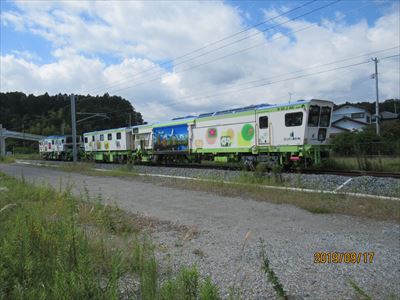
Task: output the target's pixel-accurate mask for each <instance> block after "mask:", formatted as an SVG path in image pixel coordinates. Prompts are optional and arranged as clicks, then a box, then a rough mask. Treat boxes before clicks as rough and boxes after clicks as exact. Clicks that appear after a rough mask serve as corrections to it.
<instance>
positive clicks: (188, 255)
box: [0, 164, 400, 299]
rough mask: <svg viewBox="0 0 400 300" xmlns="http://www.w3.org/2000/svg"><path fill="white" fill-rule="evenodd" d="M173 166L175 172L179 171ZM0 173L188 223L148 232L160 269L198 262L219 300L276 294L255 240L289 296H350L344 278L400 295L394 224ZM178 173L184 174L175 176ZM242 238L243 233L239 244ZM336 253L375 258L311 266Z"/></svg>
mask: <svg viewBox="0 0 400 300" xmlns="http://www.w3.org/2000/svg"><path fill="white" fill-rule="evenodd" d="M177 169H178V170H176V171H175V172H182V171H181V170H182V169H181V168H177ZM0 170H1V171H2V172H5V173H7V174H9V175H13V176H16V177H20V176H21V175H22V174H23V176H24V178H25V180H28V181H34V182H35V183H37V184H41V183H42V182H44V183H47V184H50V185H51V186H54V187H55V188H57V189H58V188H59V187H60V177H61V178H63V180H62V183H63V184H65V185H67V184H68V183H69V184H73V186H74V191H75V192H76V193H77V194H79V193H80V192H82V191H83V188H84V186H87V187H88V190H89V193H90V194H92V195H94V196H97V195H98V194H101V195H102V199H103V201H104V202H106V203H116V204H117V205H118V206H119V207H120V208H122V209H124V210H127V211H130V212H133V213H140V214H144V215H148V216H152V217H154V218H157V219H159V220H162V221H170V222H173V223H177V224H182V225H186V226H188V227H189V228H193V233H194V234H192V235H190V236H191V238H187V239H185V238H184V237H185V236H186V234H183V233H182V232H177V231H160V232H156V233H154V235H153V239H154V241H155V243H157V244H159V245H163V247H161V248H162V249H164V250H163V251H159V252H158V253H157V257H158V259H159V260H160V261H161V263H162V266H164V267H165V266H168V265H169V264H172V265H173V266H175V267H176V268H178V267H179V266H180V265H182V264H186V265H191V264H195V265H197V267H198V269H199V270H200V272H201V274H202V275H203V276H207V275H211V276H212V279H213V281H214V282H215V283H216V284H218V286H220V289H221V293H222V295H224V296H225V297H226V296H227V295H228V294H229V292H230V288H231V287H232V286H235V287H237V288H238V289H239V290H240V291H242V293H243V294H242V298H244V299H271V298H272V299H273V298H274V297H275V293H274V290H273V288H272V286H271V284H270V283H269V282H268V281H267V279H266V275H265V274H264V273H263V271H262V269H261V267H262V264H261V259H260V257H259V253H260V250H261V244H260V239H261V240H263V241H264V243H265V250H266V253H267V255H268V257H269V259H270V261H271V266H272V268H273V270H274V271H275V273H276V274H277V276H278V277H279V279H280V281H281V282H282V284H283V286H284V288H285V290H286V291H287V292H288V294H289V295H290V296H291V297H292V299H351V298H353V297H354V295H355V293H354V290H353V289H352V288H351V287H350V284H349V280H354V281H355V282H356V283H357V284H358V285H359V286H360V287H361V288H362V289H363V290H364V291H365V292H367V293H368V294H369V295H370V296H372V297H373V298H374V299H386V298H388V297H389V296H390V295H391V294H393V295H394V296H395V297H399V295H400V282H399V274H400V244H399V238H400V226H399V224H396V223H394V222H386V221H375V220H371V219H367V218H357V217H350V216H343V215H334V214H312V213H309V212H307V211H304V210H301V209H298V208H296V207H294V206H291V205H285V204H280V205H277V204H271V203H266V202H256V201H249V200H248V199H241V198H233V197H222V196H217V195H214V194H211V193H206V192H200V191H187V190H180V189H177V188H169V187H165V186H159V185H154V184H152V183H149V182H143V181H139V180H135V178H127V179H122V178H113V177H101V176H86V175H82V174H77V173H66V172H61V171H59V170H56V169H50V168H47V169H43V168H40V167H28V166H21V165H12V164H9V165H0ZM154 170H155V169H154ZM155 171H156V170H155ZM184 171H185V172H188V173H189V170H184ZM197 171H198V172H202V171H204V170H197ZM206 171H207V172H209V170H206ZM217 171H218V172H224V174H225V172H226V171H221V170H217ZM148 172H149V171H148ZM168 172H173V169H169V171H168ZM192 173H194V171H193V172H192ZM178 174H179V176H182V174H183V173H177V174H174V175H178ZM229 174H230V175H228V176H231V174H232V173H229ZM171 175H172V174H171ZM189 175H190V174H189ZM192 176H193V175H192ZM207 176H208V175H207ZM296 176H297V175H296ZM302 176H303V175H302ZM310 176H317V175H310ZM318 176H320V175H318ZM296 180H297V179H296ZM315 180H316V181H317V179H315ZM345 180H347V178H346V179H345V178H343V180H342V181H340V182H344V181H345ZM350 182H351V181H350ZM337 183H339V181H338V182H337ZM315 184H316V183H315ZM321 184H325V183H321ZM326 184H328V183H326ZM329 184H331V183H330V182H329ZM349 184H350V183H349ZM390 184H391V183H390ZM332 187H333V184H332ZM249 232H250V233H249ZM247 233H249V234H247ZM246 235H247V236H249V238H248V239H247V240H246V241H245V236H246ZM335 251H337V252H353V251H354V252H371V251H374V252H375V256H374V260H373V263H367V264H365V263H360V264H346V263H340V264H334V263H331V264H329V263H325V264H315V263H314V253H315V252H335Z"/></svg>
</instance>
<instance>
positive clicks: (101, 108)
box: [0, 92, 143, 135]
mask: <svg viewBox="0 0 400 300" xmlns="http://www.w3.org/2000/svg"><path fill="white" fill-rule="evenodd" d="M76 99H77V101H76V111H77V112H81V113H82V112H91V113H107V116H108V117H109V118H110V119H102V118H98V117H96V118H92V119H89V120H87V121H84V122H79V123H78V124H77V133H78V134H82V133H83V132H87V131H93V130H99V129H107V128H118V127H124V126H128V125H139V124H142V123H143V118H142V115H141V113H140V112H137V111H135V108H134V107H133V106H132V104H131V103H130V102H129V101H128V100H126V99H124V98H121V97H119V96H110V95H108V94H104V95H103V96H90V95H87V96H83V95H76ZM85 117H87V115H86V116H85V115H77V120H79V119H83V118H85ZM129 122H130V123H129ZM0 123H1V124H3V127H5V128H7V129H9V130H15V131H21V132H22V131H25V132H29V133H35V134H40V135H53V134H62V133H65V134H70V133H71V125H70V124H71V107H70V98H69V96H66V95H65V96H64V95H61V94H59V95H54V96H50V95H49V94H47V93H45V94H44V95H39V96H35V95H25V94H24V93H21V92H10V93H0Z"/></svg>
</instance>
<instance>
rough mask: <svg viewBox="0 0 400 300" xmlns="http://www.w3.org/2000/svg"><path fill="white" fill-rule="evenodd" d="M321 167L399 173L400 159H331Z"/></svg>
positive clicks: (375, 157)
mask: <svg viewBox="0 0 400 300" xmlns="http://www.w3.org/2000/svg"><path fill="white" fill-rule="evenodd" d="M321 167H322V168H328V169H333V170H362V171H385V172H399V170H400V157H398V156H394V157H390V156H359V157H331V158H328V159H326V160H324V161H323V163H322V166H321Z"/></svg>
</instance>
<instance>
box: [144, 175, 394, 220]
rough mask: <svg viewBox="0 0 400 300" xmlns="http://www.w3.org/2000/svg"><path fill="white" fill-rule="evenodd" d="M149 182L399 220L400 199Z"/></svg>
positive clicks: (311, 209) (217, 184) (173, 181)
mask: <svg viewBox="0 0 400 300" xmlns="http://www.w3.org/2000/svg"><path fill="white" fill-rule="evenodd" d="M144 180H147V181H152V182H153V183H155V184H158V185H162V186H168V187H175V188H179V189H185V190H191V191H206V192H209V193H213V194H216V195H220V196H228V197H240V198H242V199H248V200H256V201H263V202H269V203H274V204H290V205H294V206H297V207H299V208H302V209H305V210H307V211H309V212H311V213H315V214H321V213H327V214H328V213H337V214H344V215H351V216H359V217H368V218H373V219H377V220H393V221H396V222H398V223H400V202H399V201H395V200H382V199H371V198H361V197H353V196H347V195H342V194H340V195H334V194H322V193H305V192H293V191H282V190H275V189H268V188H264V187H261V186H257V185H252V184H249V185H244V184H243V185H237V184H229V183H224V182H221V181H219V182H218V181H216V182H202V181H191V180H177V179H168V178H163V180H159V179H158V180H157V181H156V180H152V179H150V178H145V179H144Z"/></svg>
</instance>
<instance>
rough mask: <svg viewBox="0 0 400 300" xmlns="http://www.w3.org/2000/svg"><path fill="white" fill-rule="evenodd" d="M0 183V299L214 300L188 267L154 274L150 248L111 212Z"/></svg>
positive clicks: (132, 224)
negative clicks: (167, 275)
mask: <svg viewBox="0 0 400 300" xmlns="http://www.w3.org/2000/svg"><path fill="white" fill-rule="evenodd" d="M0 185H1V187H3V189H2V190H1V191H0V227H1V231H0V253H1V256H0V299H118V298H121V297H122V298H135V299H136V298H139V299H198V297H200V296H201V295H204V296H201V297H202V298H200V299H218V298H219V296H218V293H217V292H216V291H218V289H217V287H215V286H214V285H212V284H211V283H210V280H209V279H206V280H202V279H201V278H200V276H199V273H198V272H197V270H196V268H195V267H191V268H190V269H188V268H185V267H183V268H182V269H181V270H180V272H178V274H177V275H176V278H167V279H165V278H164V277H163V275H162V274H159V266H158V263H157V261H156V260H155V256H154V245H153V244H152V243H151V242H150V241H149V240H148V239H147V238H146V235H142V234H140V231H141V227H140V226H138V223H137V222H136V221H135V220H133V221H132V220H131V218H130V216H128V215H126V214H125V213H124V212H123V211H121V210H119V209H118V208H115V207H111V206H103V205H101V204H100V203H88V202H85V201H82V199H77V198H74V197H72V196H71V193H69V192H68V191H67V192H63V193H59V192H56V191H54V190H52V189H50V188H47V187H35V186H33V185H30V184H27V183H25V182H24V181H23V180H22V181H18V180H15V179H12V178H10V177H7V176H5V175H3V174H1V173H0ZM167 286H168V287H167ZM166 290H169V292H168V293H166V292H165V291H166ZM216 293H217V294H216Z"/></svg>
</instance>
